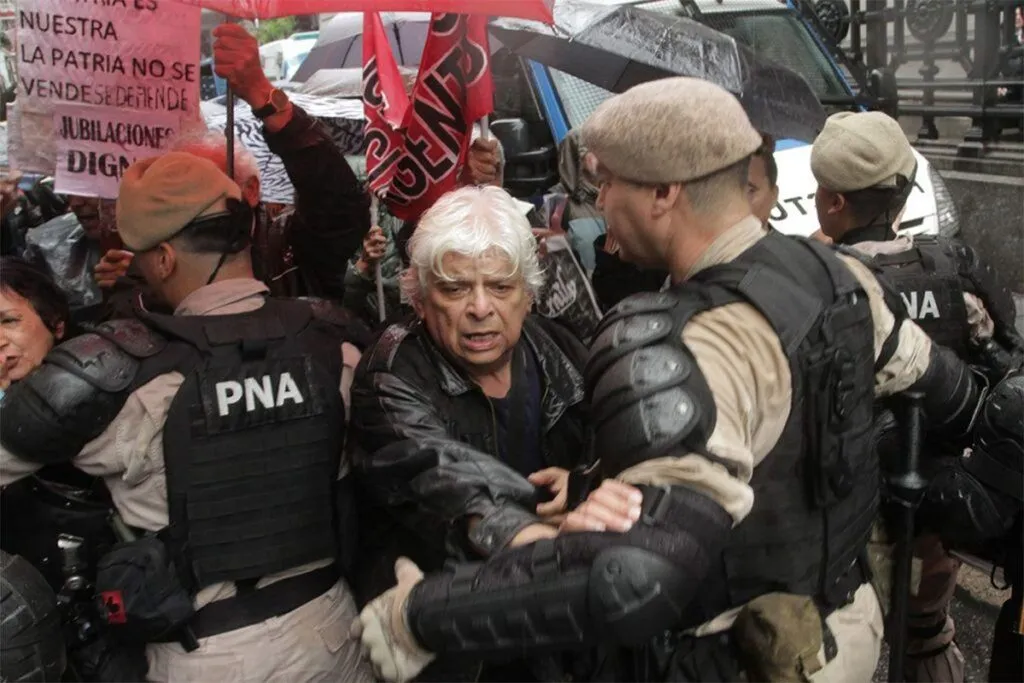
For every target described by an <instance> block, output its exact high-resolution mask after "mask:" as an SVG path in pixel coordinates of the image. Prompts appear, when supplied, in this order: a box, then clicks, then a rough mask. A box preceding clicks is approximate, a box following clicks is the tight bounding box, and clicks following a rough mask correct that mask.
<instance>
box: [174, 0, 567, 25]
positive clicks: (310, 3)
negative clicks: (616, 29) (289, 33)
mask: <svg viewBox="0 0 1024 683" xmlns="http://www.w3.org/2000/svg"><path fill="white" fill-rule="evenodd" d="M178 2H183V3H185V4H188V5H199V6H200V7H205V8H206V9H212V10H215V11H217V12H224V13H225V14H230V15H231V16H233V17H239V18H241V19H273V18H275V17H287V16H292V15H296V14H318V13H320V12H403V11H404V12H453V13H455V14H486V15H489V16H496V17H522V18H524V19H533V20H536V21H551V4H552V2H553V0H178Z"/></svg>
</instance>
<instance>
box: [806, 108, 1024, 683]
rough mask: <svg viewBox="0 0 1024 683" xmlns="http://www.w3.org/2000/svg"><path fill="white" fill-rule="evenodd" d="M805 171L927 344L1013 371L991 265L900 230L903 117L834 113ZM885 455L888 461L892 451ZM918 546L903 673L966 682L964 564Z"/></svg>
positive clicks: (1017, 345) (955, 246) (984, 521)
mask: <svg viewBox="0 0 1024 683" xmlns="http://www.w3.org/2000/svg"><path fill="white" fill-rule="evenodd" d="M811 170H812V171H813V173H814V176H815V178H816V179H817V180H818V192H817V194H816V195H815V204H816V205H817V209H818V218H819V220H820V222H821V226H822V231H823V232H824V233H825V234H826V235H827V236H828V237H830V238H831V239H832V240H833V242H835V243H836V244H840V245H845V246H849V247H852V248H853V249H855V250H856V251H858V252H860V253H861V254H864V255H865V256H866V257H869V258H870V259H871V261H872V263H873V265H875V266H876V267H877V268H878V270H879V272H881V273H882V277H883V279H885V281H886V282H887V284H888V285H889V286H890V287H891V288H892V289H894V290H895V291H896V292H898V293H899V294H900V296H901V298H902V300H903V303H904V305H905V306H906V309H907V313H908V315H909V316H910V317H911V318H913V319H914V320H915V322H917V324H918V325H920V326H921V328H922V329H923V330H924V331H925V332H926V333H928V336H929V337H931V339H932V340H933V341H935V342H937V343H941V344H943V345H945V346H947V347H948V348H950V349H952V350H953V351H955V352H956V353H957V354H958V355H959V356H960V357H961V358H962V359H964V360H966V361H968V362H970V363H972V364H976V365H978V366H980V367H986V368H987V369H988V371H989V373H988V374H989V375H990V376H991V378H992V379H993V381H998V379H999V378H1001V377H1002V376H1003V375H1004V374H1005V373H1006V372H1007V371H1008V369H1009V367H1007V366H1005V361H1000V358H1006V359H1007V360H1008V359H1009V358H1010V355H1011V354H1012V353H1014V352H1017V353H1019V352H1021V351H1024V344H1022V343H1021V341H1020V337H1019V335H1018V334H1017V332H1016V330H1015V329H1014V325H1013V317H1014V307H1013V301H1012V299H1011V298H1010V296H1009V290H1007V289H1003V288H1000V287H999V285H998V283H997V282H996V278H995V275H994V273H993V271H992V269H991V268H989V267H988V266H987V265H986V264H984V263H983V262H982V261H981V259H980V258H979V257H978V255H977V253H976V252H975V251H974V250H973V249H972V248H970V247H969V246H967V245H966V244H964V243H963V242H961V241H959V240H956V239H948V238H943V237H938V236H928V235H919V236H914V235H911V234H907V233H903V234H899V235H897V230H898V228H899V220H900V216H901V215H902V213H903V210H904V207H905V206H906V203H907V200H908V198H909V196H910V193H911V192H912V191H913V188H914V179H915V175H916V173H917V160H916V158H915V156H914V151H913V148H912V147H911V146H910V142H909V141H908V140H907V138H906V136H905V135H904V133H903V130H902V128H900V125H899V123H898V122H897V121H896V120H895V119H893V118H891V117H889V116H887V115H886V114H883V113H881V112H864V113H850V112H844V113H840V114H835V115H833V116H832V117H830V118H829V119H828V121H827V122H826V124H825V128H824V129H823V130H822V132H821V134H820V135H819V136H818V138H817V140H815V141H814V147H813V150H812V152H811ZM897 441H898V440H897ZM928 447H929V448H930V449H931V450H932V451H933V452H934V453H933V454H934V455H936V456H938V455H947V456H959V454H960V451H962V445H959V447H958V445H957V444H955V443H949V442H946V441H943V442H942V443H930V444H929V445H928ZM881 455H882V458H883V468H884V465H885V459H886V455H888V454H886V453H882V454H881ZM964 493H965V492H964V491H960V494H961V495H960V497H962V498H963V497H966V496H965V495H964ZM971 495H972V496H974V497H975V498H977V497H978V496H984V495H985V493H984V492H983V491H980V490H979V491H973V492H971ZM954 497H956V496H954ZM979 509H980V508H979ZM965 518H969V519H972V520H974V523H975V525H976V527H977V528H975V529H974V530H973V534H974V535H975V536H976V537H977V538H978V539H983V538H989V537H997V536H999V535H1001V531H1002V530H1001V523H1002V520H1000V519H995V518H992V517H990V516H986V515H983V514H979V513H978V512H977V511H975V512H972V513H971V514H969V515H965ZM922 521H924V522H927V520H922ZM986 527H994V528H986ZM914 552H915V555H916V557H918V558H919V559H920V561H921V573H920V579H919V585H918V586H916V589H915V590H912V591H911V597H910V618H909V633H908V643H907V653H908V656H907V661H906V670H905V673H904V675H905V676H906V677H907V680H912V681H952V682H955V681H962V680H964V658H963V655H962V654H961V652H960V650H959V648H957V645H956V643H955V642H954V640H953V638H954V636H955V634H956V630H955V628H954V624H953V619H952V617H951V616H950V613H949V605H950V602H951V601H952V599H953V593H954V590H955V589H956V585H957V573H958V570H959V568H960V562H959V561H958V560H957V559H955V558H954V557H952V556H950V555H949V554H948V553H947V552H946V550H945V549H944V548H943V545H942V543H941V542H940V540H939V537H938V535H937V534H935V533H928V534H923V535H921V536H920V537H919V538H918V539H917V540H916V542H915V547H914ZM882 578H885V577H882Z"/></svg>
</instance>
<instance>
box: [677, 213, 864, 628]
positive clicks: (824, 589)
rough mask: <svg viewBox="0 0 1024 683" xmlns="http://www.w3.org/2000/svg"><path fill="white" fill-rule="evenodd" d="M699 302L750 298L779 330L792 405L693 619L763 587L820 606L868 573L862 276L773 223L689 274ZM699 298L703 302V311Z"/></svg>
mask: <svg viewBox="0 0 1024 683" xmlns="http://www.w3.org/2000/svg"><path fill="white" fill-rule="evenodd" d="M681 286H682V287H696V288H698V291H699V292H700V293H701V294H702V298H703V299H704V300H705V301H706V304H707V305H706V309H710V308H714V307H717V306H723V305H726V304H730V303H735V302H746V303H748V304H751V305H752V306H754V308H756V309H757V310H758V311H759V312H760V313H761V314H762V315H763V316H764V317H765V318H766V319H767V320H768V322H769V323H770V324H771V325H772V327H773V329H774V330H775V331H776V332H777V333H778V336H779V340H780V341H781V344H782V349H783V351H784V352H785V353H786V356H787V358H788V360H789V367H790V372H791V375H792V397H793V398H792V409H791V411H790V414H789V418H788V420H787V422H786V425H785V427H784V429H783V432H782V435H781V436H780V438H779V441H778V443H777V444H776V445H775V447H774V448H773V449H772V451H771V452H770V453H769V454H768V455H767V456H766V457H765V459H764V460H763V461H762V462H761V463H760V464H759V465H758V466H757V467H756V468H755V469H754V472H753V475H752V478H751V481H750V485H751V487H752V488H753V490H754V506H753V509H752V510H751V512H750V514H749V515H748V516H747V517H746V518H745V519H744V520H743V522H741V523H740V524H739V525H737V526H736V527H735V528H734V529H733V531H732V533H731V535H730V539H729V541H728V544H727V546H726V549H725V550H724V552H723V553H722V555H721V557H720V558H718V563H719V566H718V567H717V568H716V567H714V566H713V568H712V570H711V572H710V574H709V576H716V575H717V576H720V577H722V580H721V581H718V582H713V581H712V582H709V590H708V591H706V592H705V594H704V595H703V596H702V598H701V599H700V601H699V602H700V604H699V605H698V606H697V609H698V610H699V611H700V612H702V614H701V615H699V617H698V618H700V617H703V618H704V619H709V618H711V617H713V616H715V615H717V614H720V613H721V612H722V611H724V610H725V609H728V608H730V607H736V606H740V605H743V604H745V603H747V602H749V601H750V600H751V599H753V598H755V597H757V596H759V595H763V594H766V593H771V592H783V593H795V594H799V595H807V596H813V597H814V598H815V601H816V603H817V604H819V605H820V606H821V607H822V608H823V609H825V610H826V611H831V610H832V609H834V608H836V607H838V606H839V605H841V604H844V603H845V602H846V601H847V600H848V599H849V598H850V596H851V595H852V592H853V591H854V590H856V588H857V587H859V586H860V584H861V583H863V582H864V580H866V574H865V572H866V571H867V570H866V568H865V566H864V563H863V562H862V560H863V559H864V558H865V549H866V546H867V541H868V539H869V537H870V534H871V527H872V524H873V523H874V521H875V518H876V512H877V508H878V501H879V488H880V474H879V465H878V457H877V454H876V453H875V452H874V449H873V448H872V444H871V428H872V419H873V411H872V408H873V404H874V364H875V357H874V335H873V324H872V320H871V312H870V309H869V307H868V300H867V297H866V295H865V293H864V291H863V288H862V287H861V285H860V283H859V282H858V281H857V280H856V278H854V277H853V275H852V274H851V273H850V271H849V270H848V269H847V268H846V266H845V265H844V264H843V263H842V262H841V261H840V260H839V259H838V258H837V257H836V256H835V255H834V254H833V253H832V252H831V251H830V250H829V249H828V248H827V247H825V246H824V245H820V244H817V243H815V242H813V241H808V240H802V239H796V238H791V237H787V236H785V235H782V234H780V233H776V232H770V233H769V234H768V235H767V236H766V237H764V238H763V239H761V240H760V241H759V242H757V243H756V244H755V245H754V246H753V247H751V248H750V249H748V250H747V251H745V252H744V253H743V254H741V255H740V257H739V258H737V259H736V260H734V261H732V262H730V263H728V264H723V265H719V266H714V267H712V268H709V269H707V270H704V271H701V272H700V273H698V274H697V275H696V276H695V277H694V278H693V279H692V280H690V281H689V282H687V283H685V284H684V285H681ZM706 309H705V310H706Z"/></svg>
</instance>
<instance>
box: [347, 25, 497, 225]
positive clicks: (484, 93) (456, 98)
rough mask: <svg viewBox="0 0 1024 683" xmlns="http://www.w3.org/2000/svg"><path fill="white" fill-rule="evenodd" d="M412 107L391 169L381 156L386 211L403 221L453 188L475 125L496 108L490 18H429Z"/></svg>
mask: <svg viewBox="0 0 1024 683" xmlns="http://www.w3.org/2000/svg"><path fill="white" fill-rule="evenodd" d="M410 104H411V106H410V107H409V109H408V111H407V112H406V115H405V122H404V131H403V132H404V141H403V148H402V153H401V155H400V158H398V159H396V160H395V162H394V168H393V170H392V169H385V164H386V163H387V162H388V161H389V160H390V159H392V155H391V154H387V155H378V156H381V158H382V161H380V162H379V164H380V166H378V168H379V169H381V170H379V173H380V174H381V175H387V176H388V177H390V178H391V183H390V187H389V189H388V193H387V195H386V196H385V201H386V202H387V204H388V209H389V210H390V212H391V213H392V214H393V215H395V216H397V217H398V218H402V219H405V220H409V219H413V218H417V217H418V216H419V215H420V214H421V213H423V212H424V211H426V210H427V209H428V208H430V206H431V204H433V203H434V202H435V201H436V200H437V198H438V197H440V196H441V195H442V194H444V193H445V192H448V191H449V190H451V189H453V188H454V187H455V185H456V183H457V182H458V175H459V173H458V172H459V170H460V169H461V167H462V165H463V162H464V160H465V158H466V153H467V151H468V150H469V145H470V132H471V129H472V125H473V122H474V121H476V120H477V119H479V118H480V117H482V116H484V115H486V114H489V113H491V111H493V109H494V84H493V82H492V80H491V68H490V49H489V47H488V44H487V17H485V16H467V15H464V14H435V15H433V16H432V17H431V26H430V34H429V35H428V36H427V42H426V45H425V46H424V48H423V57H422V58H421V60H420V71H419V74H418V76H417V79H416V85H415V86H414V87H413V94H412V101H411V103H410ZM367 163H368V164H369V158H368V161H367Z"/></svg>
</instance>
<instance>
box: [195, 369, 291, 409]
mask: <svg viewBox="0 0 1024 683" xmlns="http://www.w3.org/2000/svg"><path fill="white" fill-rule="evenodd" d="M214 391H215V392H216V394H217V412H218V413H219V414H220V416H221V417H226V416H227V415H228V414H229V413H230V412H231V406H233V405H235V404H236V403H239V402H241V400H242V398H243V397H244V398H245V412H247V413H251V412H254V411H255V410H256V409H257V408H256V404H257V402H259V405H260V406H261V407H262V408H263V409H266V410H272V409H274V408H280V407H281V406H283V405H284V404H285V403H294V404H296V405H298V404H300V403H305V402H306V399H305V398H304V397H303V396H302V392H300V391H299V387H298V385H297V384H296V383H295V380H294V379H292V374H291V373H290V372H285V373H282V374H281V375H280V377H278V378H277V384H276V386H275V384H274V378H273V377H272V376H271V375H263V376H262V377H260V378H259V380H258V381H257V380H256V378H254V377H246V378H245V380H244V382H235V381H227V382H217V384H216V385H214Z"/></svg>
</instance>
